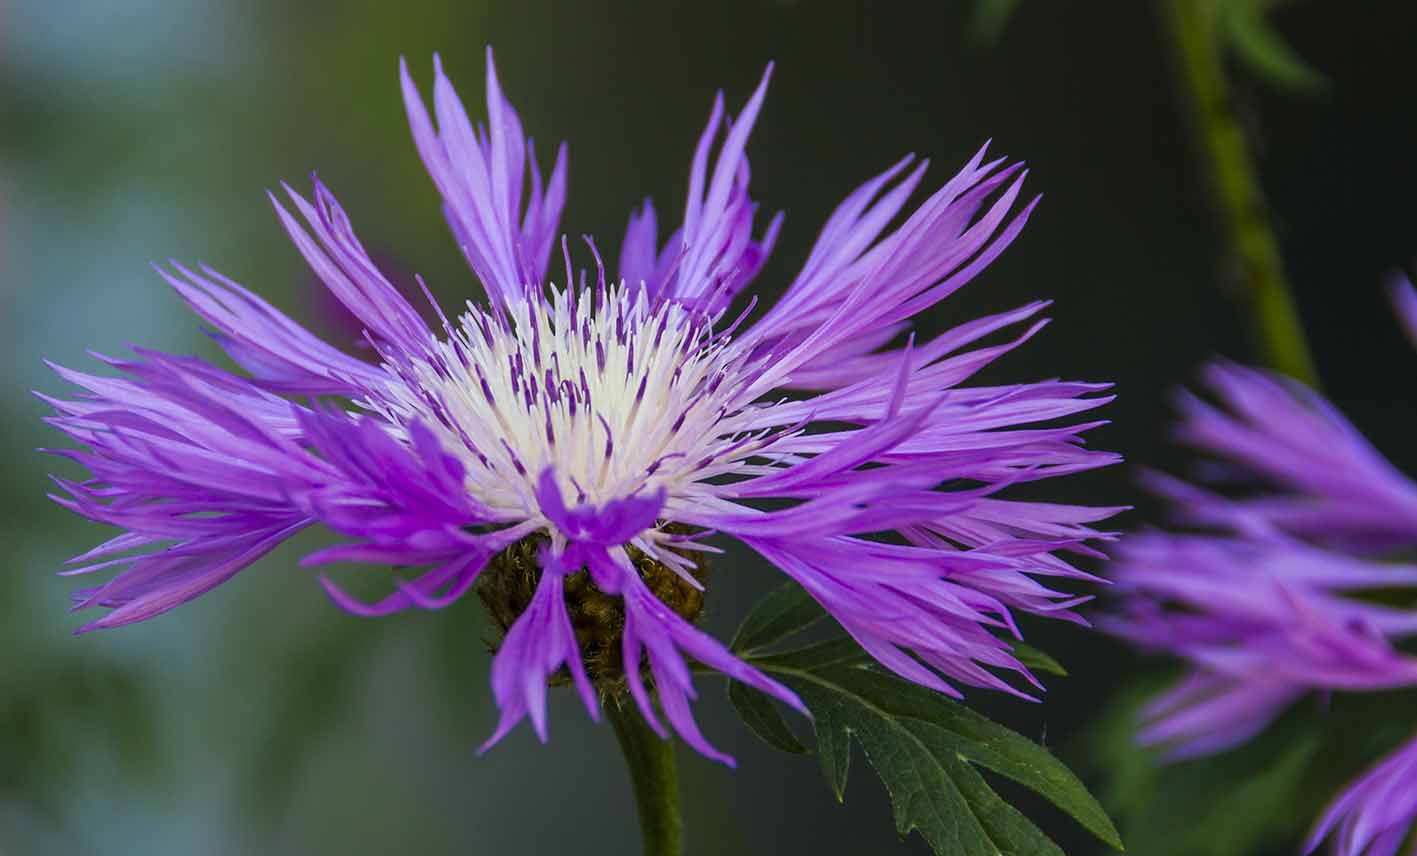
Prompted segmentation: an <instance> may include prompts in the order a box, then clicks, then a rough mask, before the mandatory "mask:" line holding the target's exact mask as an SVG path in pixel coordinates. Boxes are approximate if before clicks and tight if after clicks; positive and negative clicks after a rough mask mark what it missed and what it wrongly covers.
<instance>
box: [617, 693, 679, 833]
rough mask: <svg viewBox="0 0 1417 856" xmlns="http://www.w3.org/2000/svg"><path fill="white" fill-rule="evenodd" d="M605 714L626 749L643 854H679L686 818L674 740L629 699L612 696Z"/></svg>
mask: <svg viewBox="0 0 1417 856" xmlns="http://www.w3.org/2000/svg"><path fill="white" fill-rule="evenodd" d="M605 712H606V715H607V716H608V717H609V719H610V724H611V725H612V726H614V728H615V736H616V737H617V738H619V740H620V749H621V750H622V751H623V752H624V753H625V765H626V766H627V767H629V768H630V781H631V782H632V783H633V784H634V788H635V805H636V806H637V807H638V808H639V812H640V832H641V833H642V834H643V835H644V843H645V849H644V856H680V854H681V853H683V852H684V821H683V819H682V818H681V817H680V813H679V774H678V769H677V768H676V767H675V765H674V743H673V741H671V740H663V739H661V738H660V736H659V735H658V734H655V733H654V731H652V730H651V729H650V727H649V724H648V723H647V722H645V720H644V717H643V716H641V715H640V712H639V710H637V709H636V708H635V705H634V703H633V702H632V701H629V700H627V699H618V698H616V699H610V700H609V701H608V702H607V703H606V705H605Z"/></svg>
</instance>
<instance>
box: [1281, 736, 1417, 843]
mask: <svg viewBox="0 0 1417 856" xmlns="http://www.w3.org/2000/svg"><path fill="white" fill-rule="evenodd" d="M1414 794H1417V740H1411V741H1408V742H1407V743H1405V744H1403V745H1402V747H1401V748H1399V749H1398V750H1397V751H1396V752H1393V753H1392V754H1390V755H1388V756H1387V757H1386V758H1384V759H1383V760H1382V761H1379V762H1378V763H1377V764H1374V765H1373V767H1372V768H1371V769H1369V770H1368V771H1367V772H1365V773H1364V774H1363V775H1362V776H1360V777H1359V778H1358V779H1357V781H1354V782H1353V783H1352V784H1350V785H1349V786H1348V787H1347V788H1345V789H1344V790H1343V792H1342V793H1340V794H1339V795H1338V798H1337V799H1335V800H1334V801H1333V804H1332V805H1330V806H1329V807H1328V810H1327V811H1325V812H1324V815H1323V819H1322V820H1320V821H1319V823H1318V825H1317V826H1315V827H1314V831H1313V832H1312V833H1311V834H1310V835H1309V841H1308V844H1307V845H1306V846H1305V848H1304V852H1305V853H1312V852H1314V850H1316V849H1317V848H1318V846H1319V843H1320V842H1322V841H1323V840H1324V839H1325V838H1327V837H1328V836H1329V834H1330V833H1333V832H1335V831H1336V833H1337V834H1335V835H1334V838H1333V846H1334V852H1335V853H1337V854H1339V856H1397V849H1398V848H1399V847H1401V846H1402V842H1403V841H1405V840H1407V835H1408V833H1409V832H1411V830H1412V821H1413V820H1414V819H1417V797H1414ZM1409 852H1412V851H1409Z"/></svg>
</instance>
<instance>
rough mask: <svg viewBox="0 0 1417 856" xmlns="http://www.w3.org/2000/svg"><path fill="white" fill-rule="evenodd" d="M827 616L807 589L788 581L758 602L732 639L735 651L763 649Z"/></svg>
mask: <svg viewBox="0 0 1417 856" xmlns="http://www.w3.org/2000/svg"><path fill="white" fill-rule="evenodd" d="M826 615H827V613H826V610H824V609H822V607H821V604H819V603H817V602H816V601H815V600H813V599H812V596H811V595H810V594H808V593H807V590H806V589H804V588H802V587H801V586H800V585H798V584H797V583H795V582H792V581H791V580H789V581H788V582H787V583H785V584H783V585H781V586H779V587H778V588H776V589H773V591H772V592H771V593H770V594H769V595H768V596H767V597H765V598H763V599H762V600H760V601H758V603H757V605H756V606H754V607H753V609H752V611H751V612H749V613H748V617H747V618H744V619H743V624H742V625H740V626H739V628H738V632H737V633H736V634H734V636H733V642H732V644H731V647H732V649H733V650H734V651H750V650H753V649H756V648H763V647H766V646H768V645H771V644H772V643H774V642H777V641H779V640H781V639H784V638H786V637H788V636H791V635H792V634H794V633H798V632H800V631H802V630H806V629H807V628H808V627H811V626H812V625H813V624H815V623H817V622H818V621H820V620H821V619H823V618H825V617H826Z"/></svg>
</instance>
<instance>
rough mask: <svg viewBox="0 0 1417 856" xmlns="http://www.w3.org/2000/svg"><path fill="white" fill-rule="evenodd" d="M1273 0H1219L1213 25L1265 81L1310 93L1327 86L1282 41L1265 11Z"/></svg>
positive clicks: (1273, 2) (1231, 47)
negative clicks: (1214, 24)
mask: <svg viewBox="0 0 1417 856" xmlns="http://www.w3.org/2000/svg"><path fill="white" fill-rule="evenodd" d="M1275 5H1276V0H1219V2H1218V3H1217V5H1216V25H1217V28H1218V31H1219V36H1220V38H1221V39H1222V40H1223V41H1224V43H1225V45H1226V47H1228V48H1229V49H1230V50H1232V51H1234V52H1235V55H1236V56H1237V57H1239V58H1240V60H1241V61H1242V62H1244V63H1245V64H1246V65H1247V66H1249V68H1250V70H1251V71H1252V72H1254V73H1255V74H1256V75H1258V76H1259V77H1260V78H1261V79H1262V80H1264V81H1265V82H1267V83H1269V84H1271V85H1273V86H1277V87H1279V88H1280V89H1287V90H1291V91H1295V92H1312V91H1315V90H1319V89H1322V88H1323V87H1325V86H1327V85H1328V78H1326V77H1324V76H1323V75H1322V74H1321V73H1319V72H1318V71H1316V70H1314V68H1312V67H1311V66H1310V65H1309V64H1308V63H1306V62H1304V60H1303V59H1302V58H1301V57H1300V56H1299V55H1298V54H1297V53H1295V51H1294V49H1293V48H1291V47H1290V46H1289V44H1288V43H1287V42H1285V41H1284V37H1283V36H1281V35H1280V34H1279V32H1278V31H1277V30H1275V29H1274V27H1273V25H1272V24H1271V23H1270V20H1269V17H1268V13H1269V11H1270V9H1271V8H1272V7H1273V6H1275Z"/></svg>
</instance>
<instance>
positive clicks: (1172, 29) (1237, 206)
mask: <svg viewBox="0 0 1417 856" xmlns="http://www.w3.org/2000/svg"><path fill="white" fill-rule="evenodd" d="M1165 5H1166V7H1167V9H1166V23H1167V31H1168V35H1169V37H1170V39H1171V42H1172V48H1173V49H1174V51H1175V54H1176V56H1175V59H1176V64H1177V71H1178V72H1179V74H1178V77H1179V80H1180V84H1181V88H1182V89H1183V90H1184V93H1185V97H1186V99H1187V107H1188V108H1189V110H1190V112H1191V113H1192V116H1193V118H1194V120H1195V130H1196V133H1197V136H1198V138H1199V140H1198V141H1199V143H1200V147H1201V150H1202V152H1203V156H1204V160H1205V165H1206V167H1207V171H1208V173H1209V180H1210V185H1211V192H1212V195H1213V196H1214V202H1215V204H1216V206H1217V207H1218V208H1219V209H1220V215H1221V218H1222V220H1223V221H1224V228H1225V233H1226V235H1225V238H1226V242H1227V243H1228V245H1229V246H1228V248H1227V249H1228V252H1229V253H1230V255H1231V256H1232V257H1233V259H1234V261H1235V263H1236V267H1238V268H1239V272H1240V275H1241V277H1242V280H1243V284H1244V291H1245V297H1246V300H1247V302H1248V303H1249V309H1250V316H1251V323H1252V324H1253V330H1254V335H1255V337H1256V339H1257V340H1258V346H1259V349H1260V351H1261V354H1262V356H1263V359H1264V362H1266V363H1267V364H1268V365H1269V366H1271V367H1272V368H1275V369H1278V370H1279V371H1282V372H1284V373H1286V374H1289V375H1291V376H1293V377H1294V378H1296V379H1298V380H1301V381H1304V382H1305V383H1307V384H1309V385H1310V386H1315V387H1317V385H1318V376H1317V374H1316V373H1315V371H1314V365H1313V361H1312V359H1311V358H1310V356H1309V348H1308V345H1307V344H1306V342H1305V340H1304V328H1303V326H1302V324H1301V323H1300V321H1299V313H1298V311H1297V310H1296V309H1295V307H1294V299H1293V296H1292V294H1291V292H1290V288H1289V284H1288V282H1287V281H1286V279H1285V276H1284V262H1283V260H1282V259H1281V258H1280V254H1279V244H1278V242H1277V241H1276V240H1275V237H1274V230H1273V229H1272V228H1271V225H1270V221H1269V215H1268V209H1267V206H1266V205H1265V198H1264V192H1263V191H1262V190H1261V189H1260V184H1259V179H1258V178H1257V177H1256V175H1255V165H1254V162H1253V160H1252V159H1251V157H1250V152H1249V149H1248V147H1247V146H1246V143H1245V134H1244V131H1243V130H1242V129H1241V126H1240V122H1239V120H1238V119H1237V118H1236V116H1235V112H1234V107H1233V104H1232V102H1231V98H1230V92H1229V87H1228V86H1227V84H1226V79H1225V66H1224V63H1223V61H1222V58H1221V53H1220V42H1219V36H1218V33H1217V31H1216V6H1217V3H1216V0H1165Z"/></svg>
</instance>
